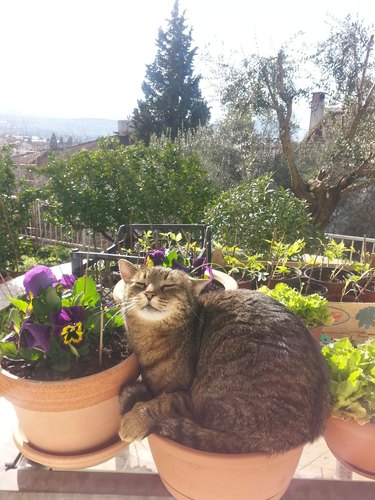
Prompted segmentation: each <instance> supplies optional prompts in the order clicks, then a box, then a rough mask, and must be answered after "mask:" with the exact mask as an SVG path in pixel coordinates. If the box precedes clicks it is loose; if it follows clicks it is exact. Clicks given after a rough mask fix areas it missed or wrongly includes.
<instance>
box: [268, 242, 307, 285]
mask: <svg viewBox="0 0 375 500" xmlns="http://www.w3.org/2000/svg"><path fill="white" fill-rule="evenodd" d="M267 243H269V244H270V249H269V257H268V258H269V263H270V273H269V274H270V277H269V279H272V278H273V277H274V276H275V275H279V276H280V275H281V276H285V275H288V274H290V273H291V268H290V267H288V266H287V263H288V262H289V261H291V260H293V259H295V258H296V257H297V256H299V257H300V260H302V254H301V252H302V251H303V250H304V248H305V240H304V239H303V238H299V239H297V240H295V241H294V242H293V243H284V242H283V241H282V240H281V241H277V240H275V239H272V240H267Z"/></svg>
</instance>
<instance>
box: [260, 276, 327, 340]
mask: <svg viewBox="0 0 375 500" xmlns="http://www.w3.org/2000/svg"><path fill="white" fill-rule="evenodd" d="M259 291H260V292H263V293H265V294H266V295H268V296H269V297H272V298H273V299H275V300H277V301H278V302H281V303H282V304H283V305H284V306H286V307H287V308H288V309H291V310H292V311H293V312H294V314H295V315H296V316H298V317H299V318H300V319H301V320H302V322H303V323H304V325H305V326H306V328H307V329H308V330H310V333H311V334H312V335H313V337H314V338H315V339H316V340H318V341H319V340H320V334H321V331H322V329H323V327H324V326H326V325H330V324H331V323H332V317H331V313H330V311H329V307H328V301H327V299H325V298H324V297H322V296H321V295H319V294H318V293H313V294H311V295H304V294H303V293H302V292H301V291H300V290H297V289H296V288H292V287H290V286H288V285H287V284H286V283H278V284H277V285H276V286H275V288H273V289H269V288H268V287H266V286H262V287H261V288H259Z"/></svg>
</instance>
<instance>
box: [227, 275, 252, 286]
mask: <svg viewBox="0 0 375 500" xmlns="http://www.w3.org/2000/svg"><path fill="white" fill-rule="evenodd" d="M230 276H231V277H232V278H233V279H234V280H235V281H236V283H237V285H238V288H244V289H246V290H252V289H253V288H254V284H255V276H251V275H250V276H248V277H247V276H242V274H241V273H232V274H231V275H230Z"/></svg>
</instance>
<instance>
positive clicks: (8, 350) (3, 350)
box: [0, 342, 20, 359]
mask: <svg viewBox="0 0 375 500" xmlns="http://www.w3.org/2000/svg"><path fill="white" fill-rule="evenodd" d="M0 354H1V355H2V356H6V357H7V358H9V359H19V358H20V356H19V354H18V349H17V346H16V345H15V344H14V342H0Z"/></svg>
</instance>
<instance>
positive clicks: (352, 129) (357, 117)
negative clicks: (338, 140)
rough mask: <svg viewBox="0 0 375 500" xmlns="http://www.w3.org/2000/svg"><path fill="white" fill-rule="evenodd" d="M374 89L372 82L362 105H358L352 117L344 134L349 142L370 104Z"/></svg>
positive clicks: (374, 85)
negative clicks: (348, 128) (347, 130)
mask: <svg viewBox="0 0 375 500" xmlns="http://www.w3.org/2000/svg"><path fill="white" fill-rule="evenodd" d="M374 91H375V83H373V84H372V87H371V88H370V90H369V92H368V94H367V97H366V99H365V102H364V103H363V104H362V106H360V107H359V109H358V111H357V113H356V115H355V117H354V120H353V122H352V125H351V127H350V130H349V132H348V133H347V134H346V137H345V138H346V140H347V141H349V142H350V141H351V140H352V139H353V137H354V136H355V134H356V132H357V129H358V127H359V124H360V123H361V120H362V118H363V117H364V115H365V113H366V111H367V109H368V107H369V106H370V104H371V100H372V96H373V94H374Z"/></svg>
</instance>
